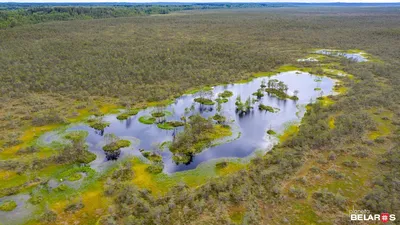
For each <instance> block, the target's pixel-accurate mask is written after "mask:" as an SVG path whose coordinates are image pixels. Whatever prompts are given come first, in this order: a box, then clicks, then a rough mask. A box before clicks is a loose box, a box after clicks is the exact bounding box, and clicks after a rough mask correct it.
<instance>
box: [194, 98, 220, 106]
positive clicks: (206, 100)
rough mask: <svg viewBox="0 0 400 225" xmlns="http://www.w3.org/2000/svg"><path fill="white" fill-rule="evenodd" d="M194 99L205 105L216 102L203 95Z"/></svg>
mask: <svg viewBox="0 0 400 225" xmlns="http://www.w3.org/2000/svg"><path fill="white" fill-rule="evenodd" d="M194 101H195V102H198V103H200V104H203V105H214V104H215V102H213V100H211V99H208V98H203V97H200V98H195V99H194Z"/></svg>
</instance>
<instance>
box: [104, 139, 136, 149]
mask: <svg viewBox="0 0 400 225" xmlns="http://www.w3.org/2000/svg"><path fill="white" fill-rule="evenodd" d="M130 145H131V142H130V141H128V140H118V141H115V142H112V143H110V144H107V145H104V146H103V150H104V151H107V152H113V151H117V150H119V149H121V148H126V147H129V146H130Z"/></svg>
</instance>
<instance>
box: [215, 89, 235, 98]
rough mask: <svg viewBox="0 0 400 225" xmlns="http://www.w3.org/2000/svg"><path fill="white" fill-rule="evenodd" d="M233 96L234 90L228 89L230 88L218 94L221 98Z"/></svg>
mask: <svg viewBox="0 0 400 225" xmlns="http://www.w3.org/2000/svg"><path fill="white" fill-rule="evenodd" d="M232 96H233V92H232V91H228V90H225V91H224V92H222V93H219V94H218V97H220V98H229V97H232Z"/></svg>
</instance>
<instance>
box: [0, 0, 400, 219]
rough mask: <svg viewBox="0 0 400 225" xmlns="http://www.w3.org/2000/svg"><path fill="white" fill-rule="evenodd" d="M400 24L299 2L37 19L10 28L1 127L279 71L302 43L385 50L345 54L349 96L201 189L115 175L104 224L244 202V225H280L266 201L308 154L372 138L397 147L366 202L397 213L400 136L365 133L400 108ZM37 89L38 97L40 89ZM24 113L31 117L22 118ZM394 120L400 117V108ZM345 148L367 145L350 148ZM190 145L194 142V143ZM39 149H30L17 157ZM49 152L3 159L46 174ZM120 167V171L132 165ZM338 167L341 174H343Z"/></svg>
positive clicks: (330, 197)
mask: <svg viewBox="0 0 400 225" xmlns="http://www.w3.org/2000/svg"><path fill="white" fill-rule="evenodd" d="M321 12H323V13H321ZM324 13H326V14H324ZM337 13H340V16H337ZM399 22H400V15H399V13H398V9H396V8H371V7H369V8H357V9H354V8H341V9H332V8H318V9H316V10H315V9H307V8H302V9H281V10H279V11H272V10H268V9H265V10H260V9H259V10H252V11H246V12H241V11H240V10H239V11H235V13H232V12H230V11H220V12H216V13H209V14H207V17H205V16H204V15H201V14H196V13H193V14H191V15H190V16H185V15H182V16H179V18H178V17H173V16H170V17H163V18H157V17H151V18H149V17H148V18H136V17H135V18H119V19H115V20H102V21H101V22H99V21H98V20H93V21H70V22H66V23H63V24H62V26H55V25H54V24H51V25H49V24H37V25H34V26H25V27H20V28H15V29H7V30H2V31H0V39H1V40H2V42H0V48H1V49H2V54H0V61H1V62H3V63H1V64H0V71H1V72H0V83H1V84H2V85H1V86H0V98H1V101H0V110H1V113H0V116H1V118H0V119H1V123H0V127H1V130H0V132H2V134H4V135H1V138H2V139H1V141H2V143H5V142H4V139H7V138H8V137H10V139H11V138H13V137H14V136H15V135H9V134H10V132H14V131H17V130H18V129H19V127H23V126H16V124H17V125H19V124H25V123H24V122H21V121H25V120H23V118H25V119H26V121H27V122H26V123H27V124H28V123H29V124H31V123H32V119H33V118H34V117H37V116H38V115H39V114H40V115H44V113H43V112H44V110H48V109H49V108H51V106H50V105H52V104H53V103H54V105H56V104H58V103H59V102H61V99H63V98H71V99H74V100H79V101H89V100H90V99H92V98H94V97H96V96H102V97H101V99H105V98H106V97H120V96H125V97H124V98H127V99H128V100H127V101H131V102H130V104H131V103H132V102H135V103H137V102H141V101H146V100H147V101H154V100H161V99H165V98H167V97H169V96H176V95H179V94H181V93H183V92H184V91H185V90H187V89H189V88H190V87H198V86H200V85H212V84H216V83H226V82H232V81H235V80H241V79H246V78H248V76H249V73H252V72H255V71H270V70H271V69H272V68H274V67H276V66H279V65H282V64H284V63H291V62H293V63H295V64H296V62H295V59H296V58H299V55H301V54H302V52H301V51H302V49H311V48H330V47H331V48H332V47H335V48H338V49H352V48H359V49H363V50H366V51H367V52H369V53H371V54H373V55H376V56H379V57H380V58H381V59H382V60H383V61H384V62H385V63H373V62H372V63H362V64H358V63H354V62H351V61H349V60H346V59H340V60H341V61H340V63H341V65H340V67H341V68H340V69H343V70H344V71H346V72H347V73H350V74H354V77H355V79H357V82H355V80H350V79H346V78H343V80H344V85H346V87H348V93H346V94H345V95H342V96H336V97H331V98H332V99H333V100H335V104H333V105H330V106H323V105H321V104H315V105H312V106H310V107H308V109H309V111H308V112H307V113H306V115H305V117H304V118H303V121H302V125H301V126H300V127H299V131H298V133H297V134H296V135H293V136H292V137H291V138H289V139H288V140H287V141H285V142H284V143H282V144H280V145H279V146H277V147H275V148H274V149H273V150H272V151H271V152H270V153H269V154H268V155H267V156H266V157H258V158H255V159H254V160H252V162H251V163H250V165H249V168H248V169H245V170H241V171H239V172H237V173H234V174H232V175H230V176H227V177H223V178H221V177H219V178H217V179H213V180H210V181H209V182H207V183H206V184H205V185H203V186H201V187H198V188H196V189H191V188H188V187H187V186H185V185H184V184H181V185H177V186H176V187H174V188H172V189H171V191H170V192H169V193H167V194H166V195H165V196H162V197H154V196H153V195H152V194H151V193H150V192H149V191H148V190H141V189H138V188H137V187H135V186H133V185H132V184H129V182H128V180H129V177H130V175H126V176H123V175H120V176H121V178H118V177H119V175H118V174H116V175H115V176H114V177H112V178H110V180H109V182H108V181H107V184H106V186H105V193H108V196H111V197H113V198H114V205H113V207H111V208H110V210H109V212H108V213H109V214H108V215H107V216H104V217H102V221H101V222H102V223H103V224H178V223H180V224H188V223H200V224H201V223H202V224H224V223H226V224H229V223H232V221H231V218H230V215H229V213H228V212H229V209H230V208H231V207H237V206H242V207H243V208H244V209H245V210H244V211H243V223H247V224H262V223H264V224H270V223H274V222H273V221H270V220H269V217H266V216H264V215H265V209H264V208H263V207H260V205H261V206H262V205H263V204H269V205H272V206H277V205H282V204H283V203H284V202H287V201H292V200H291V199H287V196H284V194H283V193H282V192H281V187H280V184H281V182H282V180H284V179H287V178H288V177H291V176H292V175H293V174H295V173H296V172H297V171H298V169H299V168H300V167H301V166H302V165H303V162H304V160H307V157H305V156H306V155H314V154H317V153H319V152H324V151H333V152H335V155H340V154H349V155H355V156H357V157H366V155H368V154H369V153H366V152H365V151H364V150H363V149H368V148H369V147H370V146H376V147H380V149H385V148H382V145H383V144H388V146H391V147H394V146H396V147H395V148H388V149H389V151H388V153H387V154H385V155H384V157H383V160H382V162H381V163H380V165H381V166H382V170H377V171H376V176H377V177H380V178H382V179H381V180H379V179H377V180H376V182H374V187H373V189H372V190H371V192H370V193H368V194H367V195H366V196H363V200H362V202H361V203H360V204H363V205H365V207H367V208H368V209H371V210H373V211H374V212H375V211H376V212H381V211H383V210H385V211H386V210H387V211H390V212H393V213H398V209H399V208H400V207H399V202H398V201H397V200H398V195H396V193H398V190H399V189H398V188H399V185H398V182H397V181H396V179H397V177H398V176H399V175H398V172H399V170H400V168H399V167H398V166H397V165H398V164H399V163H398V160H397V159H398V144H395V143H398V142H397V141H398V136H396V135H392V136H390V137H388V138H383V143H381V142H382V140H380V141H379V142H373V141H370V140H365V134H366V132H368V131H371V130H373V129H376V128H375V124H374V122H373V120H372V118H371V116H370V114H369V110H370V109H371V108H382V109H385V110H387V111H391V112H399V111H400V110H399V105H400V102H399V100H400V92H398V91H396V90H399V89H400V79H399V78H400V74H399V71H400V62H399V61H398V59H399V58H400V49H399V46H400V45H398V24H399ZM194 24H195V26H194ZM382 24H385V26H381V25H382ZM156 31H157V32H156ZM322 31H323V32H322ZM110 34H112V35H110ZM127 37H129V38H127ZM172 37H173V38H172ZM311 37H312V38H311ZM354 37H358V38H354ZM376 40H380V41H379V42H377V41H376ZM289 48H290V49H289ZM276 49H279V51H277V50H276ZM288 50H290V51H288ZM293 50H294V51H293ZM296 50H298V51H296ZM297 65H298V66H301V65H302V64H297ZM265 85H266V84H265ZM50 92H51V93H52V96H53V97H52V98H51V100H52V101H54V102H51V103H52V104H48V103H49V102H50V100H48V99H49V98H40V97H37V96H43V94H45V93H50ZM32 94H37V95H35V96H36V97H31V96H32ZM99 99H100V98H99ZM121 99H123V98H121ZM124 100H125V99H124ZM133 100H134V101H133ZM47 101H49V102H47ZM21 106H23V107H25V108H21ZM68 106H69V105H68ZM77 107H81V106H77ZM60 113H64V111H60ZM26 114H29V116H30V118H28V117H24V116H25V115H26ZM332 115H335V127H334V129H331V128H330V126H329V123H328V121H329V118H330V116H332ZM393 117H394V118H393V119H392V120H393V122H394V123H395V122H396V121H397V124H395V125H396V126H398V125H399V123H398V121H399V119H398V118H399V115H398V113H397V114H396V113H394V116H393ZM60 118H63V117H61V116H60ZM50 120H51V121H53V119H50ZM39 121H41V120H39ZM204 123H205V124H208V123H209V122H204ZM39 124H43V123H42V122H39ZM200 127H203V126H200ZM206 127H207V126H206ZM199 132H201V131H198V130H196V129H195V130H194V131H193V133H199ZM182 135H183V134H182ZM185 138H187V139H188V140H193V138H195V137H193V135H191V137H190V136H189V135H188V136H187V137H185ZM185 138H183V139H182V140H184V139H185ZM17 139H18V138H17ZM7 142H8V140H7ZM176 142H177V143H176V149H180V148H179V146H180V144H182V146H184V145H185V142H183V141H179V138H177V141H176ZM9 143H10V144H13V143H17V142H15V141H12V142H9ZM178 143H179V144H178ZM189 143H190V142H189ZM191 143H192V144H193V143H194V142H191ZM392 144H393V145H392ZM348 145H351V146H360V148H356V149H349V150H346V149H347V146H348ZM71 146H72V147H71ZM71 146H69V147H68V148H65V149H62V151H61V152H60V154H59V155H57V156H54V157H52V158H51V160H54V161H53V162H60V163H59V164H61V165H62V163H67V162H71V161H75V160H78V161H80V160H81V159H80V157H81V155H82V153H84V154H86V152H85V151H84V149H85V148H84V146H82V144H81V143H79V142H77V143H75V147H73V146H74V144H72V145H71ZM182 149H183V148H182ZM185 149H195V148H194V147H193V145H191V146H188V148H186V147H185ZM345 150H346V151H345ZM35 151H36V150H35V149H29V150H28V149H27V150H21V152H20V154H21V155H23V154H30V153H29V152H35ZM343 152H344V153H343ZM0 154H1V152H0ZM43 160H44V159H43ZM43 160H41V159H37V160H32V161H29V162H28V163H26V162H22V160H18V161H17V160H7V161H5V160H3V161H0V168H1V169H4V170H12V171H19V172H20V173H25V172H26V171H37V168H43V167H42V165H45V164H43V163H44V161H43ZM46 160H49V159H46ZM349 165H352V164H349ZM335 166H336V167H342V166H345V165H342V164H341V163H340V164H339V165H335ZM313 170H315V171H318V168H314V169H313ZM123 171H124V172H121V173H120V174H125V173H126V172H127V171H129V170H128V169H126V170H123ZM331 174H333V175H335V174H336V175H338V173H335V172H334V171H331ZM338 176H340V175H338ZM346 182H352V181H350V180H349V181H346ZM18 188H20V187H16V188H15V187H14V189H11V188H10V189H7V190H4V189H2V190H1V194H2V195H4V194H5V193H7V194H14V193H17V192H18ZM292 194H293V195H295V196H298V197H299V198H302V197H303V196H304V193H303V191H302V189H299V190H297V189H294V190H292ZM312 200H313V204H314V205H312V206H313V207H312V210H315V211H318V210H319V207H318V206H321V208H329V207H330V206H332V208H335V207H336V208H337V209H338V210H341V209H340V207H338V205H343V204H348V202H356V201H344V199H343V198H342V196H341V195H338V193H331V192H326V191H324V190H322V191H315V193H314V194H313V195H312ZM352 200H353V199H352ZM355 200H357V199H355ZM345 206H347V205H345ZM360 207H361V206H360ZM276 213H277V214H278V216H280V217H281V218H283V217H284V215H282V214H281V215H279V212H278V211H276ZM317 214H318V213H317ZM49 215H50V216H49V217H53V214H49ZM193 221H195V222H193ZM275 222H276V221H275ZM330 222H332V223H333V221H330Z"/></svg>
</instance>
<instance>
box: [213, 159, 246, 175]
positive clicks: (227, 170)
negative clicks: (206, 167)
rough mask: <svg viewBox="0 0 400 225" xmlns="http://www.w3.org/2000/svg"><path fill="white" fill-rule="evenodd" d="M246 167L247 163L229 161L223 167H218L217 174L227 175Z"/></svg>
mask: <svg viewBox="0 0 400 225" xmlns="http://www.w3.org/2000/svg"><path fill="white" fill-rule="evenodd" d="M244 168H246V165H245V164H242V163H237V162H228V165H227V166H226V167H224V168H222V169H216V171H217V174H218V175H220V176H225V175H228V174H231V173H234V172H237V171H239V170H241V169H244Z"/></svg>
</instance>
